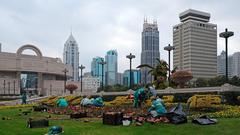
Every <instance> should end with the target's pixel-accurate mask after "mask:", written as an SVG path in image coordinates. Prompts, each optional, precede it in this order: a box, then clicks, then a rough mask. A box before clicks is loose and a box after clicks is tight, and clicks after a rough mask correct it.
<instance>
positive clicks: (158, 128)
mask: <svg viewBox="0 0 240 135" xmlns="http://www.w3.org/2000/svg"><path fill="white" fill-rule="evenodd" d="M23 110H26V109H23ZM19 112H20V111H19V109H5V110H0V118H1V119H0V135H44V134H45V133H47V131H48V129H49V128H34V129H29V128H27V127H26V121H27V119H28V118H29V117H45V116H48V115H49V114H47V113H39V112H32V113H31V114H29V115H23V116H18V114H19ZM51 116H52V117H64V116H59V115H58V116H55V115H51ZM2 117H9V118H11V120H2ZM218 120H219V122H218V124H216V125H210V126H201V125H195V124H192V123H191V122H190V121H189V123H187V124H182V125H172V124H154V125H151V124H148V123H145V124H144V125H143V126H140V127H136V126H134V125H131V126H129V127H123V126H108V125H103V124H102V123H101V119H98V120H96V119H95V120H92V121H91V122H89V123H84V122H83V121H82V120H50V126H53V125H59V126H62V127H63V129H64V133H63V135H161V134H162V135H219V134H221V135H237V134H239V131H240V130H239V127H240V119H239V118H238V119H230V118H229V119H218Z"/></svg>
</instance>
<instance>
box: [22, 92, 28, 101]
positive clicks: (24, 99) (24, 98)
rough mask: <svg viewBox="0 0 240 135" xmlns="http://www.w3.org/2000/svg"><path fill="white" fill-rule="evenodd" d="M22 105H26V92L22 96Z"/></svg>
mask: <svg viewBox="0 0 240 135" xmlns="http://www.w3.org/2000/svg"><path fill="white" fill-rule="evenodd" d="M22 104H27V95H26V92H24V93H23V94H22Z"/></svg>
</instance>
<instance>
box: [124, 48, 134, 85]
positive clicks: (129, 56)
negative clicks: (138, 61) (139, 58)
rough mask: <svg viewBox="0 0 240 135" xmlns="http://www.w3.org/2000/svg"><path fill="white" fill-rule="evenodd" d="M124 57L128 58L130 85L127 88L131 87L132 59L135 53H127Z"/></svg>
mask: <svg viewBox="0 0 240 135" xmlns="http://www.w3.org/2000/svg"><path fill="white" fill-rule="evenodd" d="M126 58H128V59H129V60H130V73H129V74H130V85H129V88H130V89H131V88H132V59H134V58H135V55H132V53H130V54H129V55H127V56H126Z"/></svg>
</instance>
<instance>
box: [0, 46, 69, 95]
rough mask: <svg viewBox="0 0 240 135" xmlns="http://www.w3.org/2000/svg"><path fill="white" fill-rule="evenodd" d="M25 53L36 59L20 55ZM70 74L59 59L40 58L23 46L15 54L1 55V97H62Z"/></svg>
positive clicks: (33, 49)
mask: <svg viewBox="0 0 240 135" xmlns="http://www.w3.org/2000/svg"><path fill="white" fill-rule="evenodd" d="M25 50H32V51H33V52H35V54H36V55H26V54H23V51H25ZM65 69H66V71H68V72H66V74H65V72H64V70H65ZM71 73H72V69H71V67H70V66H68V65H65V64H63V62H62V61H61V59H59V58H51V57H45V56H43V55H42V52H41V51H40V50H39V49H38V48H37V47H36V46H34V45H24V46H22V47H20V48H19V49H18V50H17V52H16V53H9V52H0V95H7V94H8V95H19V94H21V93H23V92H27V93H30V94H33V95H61V94H63V92H64V90H63V89H64V79H65V77H66V78H67V77H69V76H70V75H71Z"/></svg>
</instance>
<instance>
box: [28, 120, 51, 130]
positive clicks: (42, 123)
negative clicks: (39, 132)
mask: <svg viewBox="0 0 240 135" xmlns="http://www.w3.org/2000/svg"><path fill="white" fill-rule="evenodd" d="M27 126H28V127H29V128H41V127H48V126H49V121H48V120H47V119H39V120H32V119H29V120H28V122H27Z"/></svg>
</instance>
